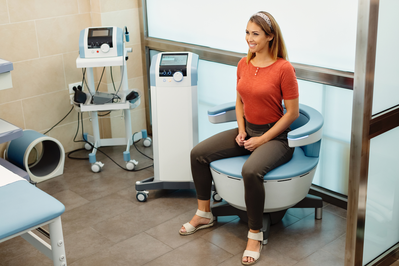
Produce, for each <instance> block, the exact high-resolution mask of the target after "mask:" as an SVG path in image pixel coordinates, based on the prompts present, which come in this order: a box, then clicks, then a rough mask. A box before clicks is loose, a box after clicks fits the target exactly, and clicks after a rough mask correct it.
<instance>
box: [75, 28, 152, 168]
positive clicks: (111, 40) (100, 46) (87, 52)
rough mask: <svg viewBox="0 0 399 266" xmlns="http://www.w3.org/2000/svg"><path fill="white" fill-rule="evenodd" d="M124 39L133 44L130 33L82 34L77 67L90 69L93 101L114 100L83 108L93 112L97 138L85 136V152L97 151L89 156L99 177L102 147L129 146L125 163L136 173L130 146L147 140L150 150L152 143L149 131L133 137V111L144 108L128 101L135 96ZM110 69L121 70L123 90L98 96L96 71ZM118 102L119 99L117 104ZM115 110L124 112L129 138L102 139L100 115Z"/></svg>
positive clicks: (93, 31)
mask: <svg viewBox="0 0 399 266" xmlns="http://www.w3.org/2000/svg"><path fill="white" fill-rule="evenodd" d="M125 29H126V28H125ZM124 35H125V37H126V41H129V37H128V32H127V29H126V33H125V34H124V33H123V30H122V29H120V28H117V27H97V28H87V29H84V30H82V31H81V33H80V40H79V56H78V58H77V59H76V66H77V67H78V68H86V77H87V78H86V79H87V86H88V90H89V94H90V97H91V98H93V97H96V95H100V96H99V98H101V97H103V96H105V97H107V96H112V97H111V98H110V99H109V100H105V101H104V103H102V104H93V103H92V101H90V99H89V101H86V103H80V104H79V105H80V111H81V112H90V116H91V120H92V126H93V136H91V135H88V134H87V133H85V134H84V138H85V140H86V141H87V142H89V143H90V144H88V143H86V145H85V148H86V149H88V150H89V149H91V148H93V150H92V153H90V154H89V161H90V163H91V170H92V171H93V172H95V173H96V172H100V171H101V169H102V168H103V166H104V164H103V163H101V162H100V161H97V159H96V152H97V148H99V147H102V146H116V145H126V151H124V152H123V159H124V161H125V162H126V168H127V169H128V170H133V169H134V168H135V166H136V165H137V164H138V162H137V161H135V160H131V158H130V151H129V150H130V146H131V145H132V144H133V142H135V141H137V140H140V139H144V142H143V145H144V146H146V147H149V146H150V145H151V142H152V141H151V139H150V138H149V137H148V136H147V131H146V130H144V129H143V130H141V132H138V133H135V134H134V136H132V125H131V119H130V109H133V108H136V107H137V106H138V105H139V104H140V98H139V97H138V98H136V99H135V101H133V100H132V101H129V100H127V99H126V97H127V96H128V95H129V94H130V93H132V92H133V90H129V89H128V78H127V64H126V61H127V59H128V56H127V53H129V52H132V48H125V43H124ZM108 66H110V67H112V66H120V72H121V82H122V84H120V86H119V87H120V90H119V89H118V91H117V92H115V93H98V92H97V93H96V90H95V85H94V77H93V68H94V67H108ZM115 99H117V101H116V102H115ZM113 110H123V116H124V122H125V138H109V139H101V138H100V129H99V123H98V122H99V121H98V114H97V112H99V111H113Z"/></svg>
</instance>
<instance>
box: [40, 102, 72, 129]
mask: <svg viewBox="0 0 399 266" xmlns="http://www.w3.org/2000/svg"><path fill="white" fill-rule="evenodd" d="M72 110H73V106H72V108H71V110H69V112H68V113H67V114H66V115H65V116H64V118H62V119H61V120H60V121H58V123H57V124H55V125H54V126H53V127H52V128H50V129H49V130H47V131H46V132H44V133H43V135H46V134H47V133H49V132H50V131H51V130H52V129H53V128H55V127H56V126H57V125H58V124H59V123H61V122H62V121H64V119H65V118H66V117H67V116H68V115H69V114H70V113H71V112H72Z"/></svg>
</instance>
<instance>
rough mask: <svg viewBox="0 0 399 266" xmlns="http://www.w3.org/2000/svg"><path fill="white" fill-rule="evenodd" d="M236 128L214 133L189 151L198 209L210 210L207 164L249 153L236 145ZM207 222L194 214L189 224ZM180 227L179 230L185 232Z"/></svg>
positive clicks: (209, 177)
mask: <svg viewBox="0 0 399 266" xmlns="http://www.w3.org/2000/svg"><path fill="white" fill-rule="evenodd" d="M237 134H238V129H231V130H227V131H224V132H221V133H219V134H216V135H214V136H212V137H210V138H208V139H206V140H204V141H202V142H200V143H199V144H198V145H196V146H195V147H194V148H193V149H192V151H191V156H190V158H191V173H192V176H193V180H194V184H195V189H196V191H197V199H198V209H199V210H201V211H205V212H210V198H211V188H212V174H211V170H210V168H209V164H210V163H211V162H213V161H215V160H219V159H222V158H228V157H233V156H238V155H242V154H249V151H247V150H245V149H244V148H243V147H240V146H238V144H237V143H236V141H235V138H236V136H237ZM207 223H209V219H206V218H202V217H199V216H197V215H194V217H193V218H192V219H191V221H190V224H191V225H192V226H194V227H197V226H198V225H202V224H207ZM185 231H186V230H185V228H184V227H182V228H181V232H185Z"/></svg>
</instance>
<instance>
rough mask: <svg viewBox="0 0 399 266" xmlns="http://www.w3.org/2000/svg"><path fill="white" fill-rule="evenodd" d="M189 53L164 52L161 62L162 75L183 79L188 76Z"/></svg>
mask: <svg viewBox="0 0 399 266" xmlns="http://www.w3.org/2000/svg"><path fill="white" fill-rule="evenodd" d="M187 59H188V53H187V54H182V53H179V54H162V57H161V61H160V63H159V76H160V77H175V76H176V77H177V78H178V79H180V80H181V79H182V78H183V77H186V76H187Z"/></svg>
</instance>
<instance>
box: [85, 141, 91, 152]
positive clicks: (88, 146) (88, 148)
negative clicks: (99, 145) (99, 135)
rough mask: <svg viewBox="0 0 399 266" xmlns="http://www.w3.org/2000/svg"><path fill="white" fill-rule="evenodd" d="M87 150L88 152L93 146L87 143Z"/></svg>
mask: <svg viewBox="0 0 399 266" xmlns="http://www.w3.org/2000/svg"><path fill="white" fill-rule="evenodd" d="M85 149H86V150H88V151H89V150H91V145H90V144H89V143H85Z"/></svg>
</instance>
